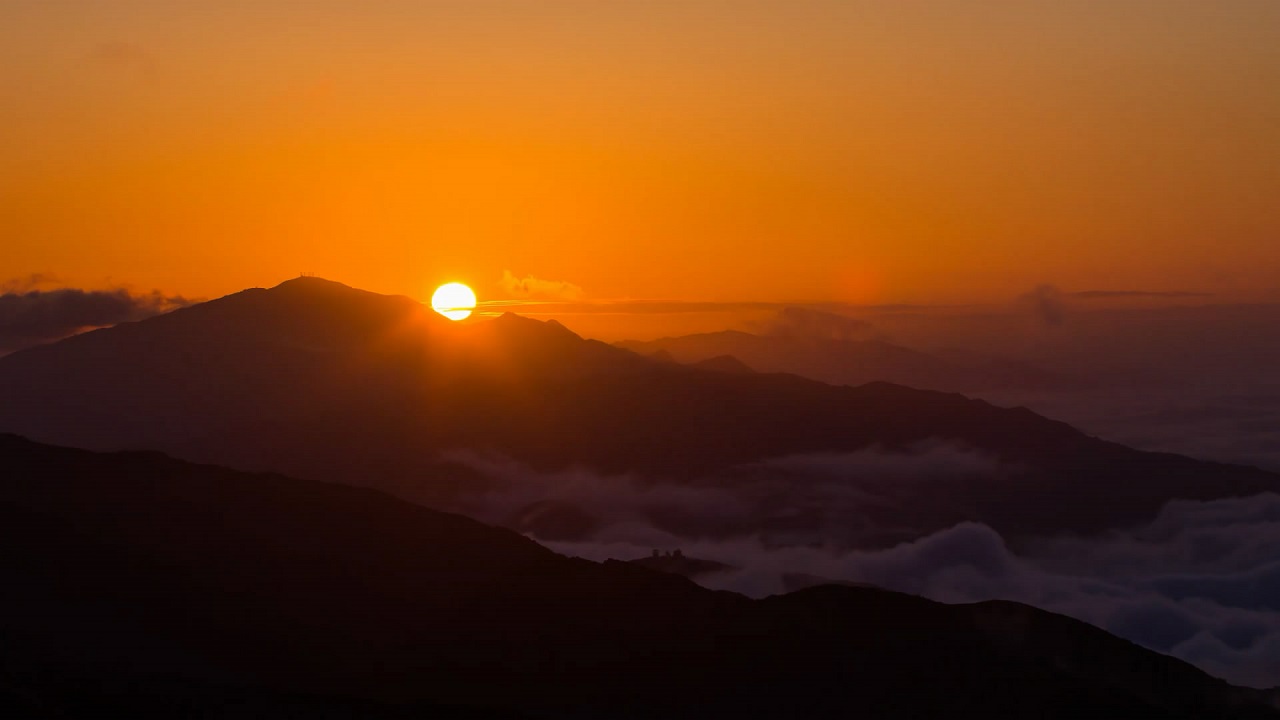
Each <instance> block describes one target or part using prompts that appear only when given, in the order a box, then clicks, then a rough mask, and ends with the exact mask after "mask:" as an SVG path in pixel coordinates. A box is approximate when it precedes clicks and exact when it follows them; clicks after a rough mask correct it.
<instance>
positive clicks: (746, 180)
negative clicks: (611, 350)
mask: <svg viewBox="0 0 1280 720" xmlns="http://www.w3.org/2000/svg"><path fill="white" fill-rule="evenodd" d="M1278 203H1280V2H1276V1H1275V0H1234V1H1214V2H1208V1H1206V0H1142V1H1139V0H1108V1H1107V2H1102V1H1098V2H1091V1H1087V0H1079V1H1076V0H1019V1H1016V2H1015V1H1008V2H971V1H963V2H962V1H956V2H896V1H895V2H888V1H885V2H857V1H855V0H841V1H837V0H831V1H829V2H798V1H794V0H788V1H787V2H753V1H750V0H726V1H724V2H698V1H696V0H681V1H678V2H676V1H673V2H656V1H655V2H602V1H600V0H584V1H583V2H534V1H532V0H531V1H529V2H506V3H499V2H484V1H480V0H466V1H463V2H451V3H432V2H426V1H425V0H424V1H417V0H414V1H410V0H401V1H396V0H384V1H381V2H367V3H366V2H359V3H357V2H331V1H328V0H309V1H308V2H269V1H267V0H244V1H239V2H232V1H230V0H225V1H221V2H207V3H202V2H171V1H170V0H154V1H150V2H142V1H134V0H111V2H101V1H100V0H92V1H89V2H69V1H61V2H38V1H35V0H31V1H26V0H14V1H12V2H6V3H4V4H3V5H0V276H3V277H0V280H3V279H4V278H5V277H17V276H21V275H26V274H29V273H33V272H47V273H53V274H55V275H56V276H57V277H58V278H59V279H60V280H61V281H62V282H64V283H66V284H71V285H81V286H90V287H100V286H104V285H119V284H123V285H129V286H133V287H135V288H139V289H151V288H160V289H163V290H165V291H167V292H175V293H183V294H186V295H189V296H204V297H212V296H217V295H221V294H225V293H227V292H231V291H234V290H237V289H240V288H243V287H247V286H253V285H273V284H275V283H277V282H279V281H281V280H284V279H287V278H288V277H291V276H294V275H296V274H297V273H298V272H300V271H307V272H314V273H316V274H318V275H321V276H325V277H329V278H332V279H336V280H341V281H343V282H346V283H348V284H351V285H355V286H358V287H364V288H367V289H370V290H376V291H380V292H389V293H403V294H408V295H411V296H414V297H418V298H421V299H424V300H425V299H426V298H427V297H428V296H429V294H430V288H432V287H434V286H435V285H436V284H438V283H440V282H444V281H446V280H463V281H465V282H468V283H469V284H471V285H472V286H474V287H475V288H476V290H477V291H478V293H479V294H480V295H481V297H482V299H486V298H495V297H503V296H506V295H508V294H509V293H508V292H507V291H506V290H504V288H503V286H502V284H501V282H500V281H501V279H502V277H503V273H504V271H507V270H509V271H511V272H512V273H514V274H515V276H516V277H518V278H524V277H526V276H528V275H533V276H535V277H537V278H542V279H546V280H552V281H563V282H565V283H570V284H572V285H574V286H577V287H578V288H581V292H580V293H576V291H575V294H577V295H578V296H579V298H580V299H586V300H595V299H598V300H607V299H618V298H633V299H661V300H698V301H701V300H706V301H728V302H739V301H783V302H785V301H802V300H803V301H843V302H854V303H869V302H874V303H891V302H916V303H931V302H990V301H1005V300H1007V299H1009V298H1011V297H1013V296H1015V295H1017V294H1018V293H1021V292H1024V291H1026V290H1027V289H1029V288H1030V287H1033V286H1035V285H1037V284H1040V283H1053V284H1056V285H1059V286H1061V287H1064V288H1070V289H1073V290H1093V289H1107V290H1119V289H1140V290H1152V291H1168V290H1194V291H1202V292H1212V293H1218V294H1223V295H1230V296H1233V297H1234V296H1251V297H1252V296H1268V294H1272V293H1274V292H1275V291H1276V289H1277V288H1278V287H1280V211H1277V207H1278ZM561 287H567V286H561ZM1272 296H1273V295H1272Z"/></svg>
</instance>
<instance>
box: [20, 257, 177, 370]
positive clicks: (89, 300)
mask: <svg viewBox="0 0 1280 720" xmlns="http://www.w3.org/2000/svg"><path fill="white" fill-rule="evenodd" d="M42 281H43V276H32V277H31V278H26V279H24V280H22V281H20V282H19V281H11V282H9V283H5V285H4V287H3V288H2V289H3V290H4V292H3V294H0V353H7V352H12V351H15V350H20V349H22V348H25V347H28V346H31V345H38V344H40V343H45V342H50V341H53V340H59V339H61V338H64V337H67V336H68V335H73V334H75V333H77V332H79V331H81V330H86V329H90V328H99V327H106V326H109V325H116V324H119V323H122V322H129V321H133V320H142V319H144V318H148V317H151V316H152V315H159V314H160V313H164V312H168V311H170V310H174V309H177V308H180V307H184V306H186V305H190V304H191V301H189V300H187V299H186V298H183V297H180V296H176V295H164V294H163V293H161V292H159V291H152V292H150V293H146V294H134V293H131V292H129V291H128V290H123V289H120V290H81V289H78V288H60V289H56V290H38V289H32V288H31V287H30V286H31V285H33V284H36V283H37V282H42Z"/></svg>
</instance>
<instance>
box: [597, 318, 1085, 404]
mask: <svg viewBox="0 0 1280 720" xmlns="http://www.w3.org/2000/svg"><path fill="white" fill-rule="evenodd" d="M792 310H795V309H794V308H793V309H792ZM810 314H818V315H825V313H810ZM833 317H835V316H833ZM819 330H821V328H818V329H808V330H805V329H801V330H796V329H792V328H789V327H786V326H784V327H780V328H773V329H772V330H771V331H767V332H762V333H758V334H757V333H749V332H743V331H740V330H723V331H718V332H708V333H696V334H693V335H681V336H677V337H665V338H660V339H657V340H643V341H640V340H627V341H622V342H618V343H615V344H616V345H617V346H618V347H621V348H625V349H627V350H631V351H634V352H637V353H640V354H641V355H651V356H652V355H658V354H661V356H663V357H666V358H670V359H671V360H672V361H674V362H681V363H686V364H694V365H696V364H699V363H704V362H707V361H710V360H712V359H715V358H720V357H723V356H729V357H732V358H734V359H736V360H737V361H738V362H740V363H742V364H743V365H745V366H746V367H749V368H751V369H753V370H756V371H758V372H772V373H778V372H785V373H794V374H796V375H801V376H804V377H807V378H812V379H814V380H820V381H822V382H826V383H831V384H834V385H864V384H866V383H870V382H891V383H896V384H900V385H908V386H910V387H917V388H926V389H930V390H942V391H947V392H962V393H977V394H982V393H984V392H989V391H993V390H997V391H1006V390H1022V391H1026V390H1053V391H1065V390H1070V389H1071V388H1072V387H1073V385H1075V384H1078V383H1076V381H1074V380H1072V379H1069V378H1066V377H1062V376H1060V375H1058V374H1055V373H1052V372H1049V371H1047V370H1043V369H1040V368H1037V367H1034V366H1032V365H1030V364H1027V363H1021V362H1014V361H1009V360H1000V359H996V358H984V357H980V356H965V355H962V354H960V353H938V354H935V353H928V352H923V351H920V350H915V349H912V348H909V347H904V346H902V345H897V344H895V343H892V342H889V341H887V340H884V339H881V338H874V337H850V336H840V335H836V336H832V335H831V334H829V333H824V332H819Z"/></svg>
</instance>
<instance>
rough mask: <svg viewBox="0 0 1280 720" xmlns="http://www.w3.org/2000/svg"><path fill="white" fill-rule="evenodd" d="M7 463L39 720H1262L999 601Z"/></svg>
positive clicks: (373, 510) (1088, 634)
mask: <svg viewBox="0 0 1280 720" xmlns="http://www.w3.org/2000/svg"><path fill="white" fill-rule="evenodd" d="M0 465H2V466H3V467H4V468H5V471H6V472H5V473H4V475H3V476H0V539H2V540H3V543H2V544H0V547H2V548H3V550H0V553H3V562H0V637H2V638H3V640H4V642H3V643H0V702H2V703H4V706H5V707H7V708H9V709H10V710H13V709H16V710H17V711H18V712H21V713H25V714H26V715H28V716H32V715H34V716H37V717H38V716H41V715H44V716H46V717H102V716H104V709H114V710H120V711H122V712H127V713H128V714H130V715H131V716H147V715H150V716H153V717H244V716H250V715H253V716H264V715H271V716H281V715H286V714H289V713H292V714H295V715H300V716H306V717H388V718H389V717H415V716H420V717H451V716H453V717H508V715H505V714H504V713H507V712H521V713H527V714H529V715H531V716H535V717H548V718H560V717H566V718H567V717H614V718H628V717H629V718H680V717H690V718H693V717H698V718H702V717H730V716H731V717H755V718H769V717H832V716H838V717H848V716H858V717H868V718H899V717H939V716H953V717H987V718H1004V717H1008V718H1013V717H1044V718H1097V717H1142V718H1205V717H1214V718H1259V719H1261V718H1269V717H1276V713H1275V712H1273V711H1270V710H1268V709H1266V708H1265V707H1264V705H1263V704H1262V703H1263V701H1264V695H1263V693H1260V692H1256V691H1248V690H1243V689H1238V688H1232V687H1230V686H1228V685H1226V684H1225V683H1223V682H1221V681H1218V680H1214V679H1212V678H1209V677H1208V676H1206V675H1204V674H1203V673H1201V672H1199V671H1198V670H1196V669H1194V668H1192V667H1191V666H1189V665H1186V664H1185V663H1182V662H1180V661H1177V660H1173V659H1171V658H1167V657H1163V656H1160V655H1157V654H1154V653H1152V652H1149V651H1146V650H1142V649H1140V648H1138V647H1136V646H1134V645H1132V644H1130V643H1127V642H1124V641H1121V640H1118V639H1116V638H1114V637H1112V636H1110V635H1107V634H1106V633H1104V632H1102V631H1100V630H1097V629H1095V628H1092V627H1089V626H1087V625H1084V624H1082V623H1079V622H1076V621H1073V620H1069V619H1066V618H1062V617H1058V616H1053V615H1050V614H1048V613H1044V612H1041V611H1037V610H1033V609H1031V608H1027V607H1024V606H1019V605H1014V604H1010V603H982V604H979V605H972V606H946V605H940V604H937V603H933V602H929V601H926V600H922V599H919V598H915V597H911V596H906V595H899V594H895V593H889V592H884V591H878V590H870V589H862V588H837V587H821V588H814V589H811V590H807V591H804V592H800V593H795V594H791V595H786V596H780V597H773V598H770V599H767V600H763V601H751V600H747V599H745V598H742V597H739V596H736V595H731V594H726V593H715V592H711V591H707V590H704V589H701V588H699V587H697V586H696V585H694V584H692V583H690V582H688V581H687V580H685V579H683V578H679V577H676V576H673V575H668V574H665V573H654V572H651V571H648V570H645V569H643V568H639V567H635V566H634V565H631V564H629V563H621V562H609V563H605V564H603V565H598V564H594V563H590V562H587V561H584V560H574V559H569V558H565V557H562V556H559V555H556V554H554V553H552V552H550V551H549V550H546V549H544V548H542V547H540V546H538V545H537V544H535V543H533V542H531V541H529V540H527V539H525V538H523V537H521V536H519V535H516V534H514V533H512V532H510V531H507V530H502V529H497V528H491V527H487V526H484V525H482V524H480V523H477V522H475V521H472V520H469V519H466V518H463V517H460V516H456V515H450V514H444V513H439V512H435V511H431V510H427V509H424V508H421V507H418V506H415V505H411V504H409V503H405V502H402V501H398V500H395V499H393V498H390V497H388V496H386V495H383V494H381V493H378V492H374V491H370V490H362V489H356V488H351V487H345V486H341V485H331V484H323V483H315V482H307V481H300V480H293V479H289V478H286V477H282V476H278V475H249V474H242V473H237V472H233V471H228V470H223V469H219V468H216V467H211V466H197V465H190V464H186V463H182V462H179V461H175V460H171V459H169V458H166V457H164V456H161V455H159V454H155V453H124V454H114V455H98V454H93V453H89V452H84V451H78V450H68V449H61V448H54V447H49V446H43V445H37V444H34V443H30V442H27V441H24V440H22V439H19V438H16V437H12V436H0ZM442 708H445V709H442ZM448 708H452V709H448ZM466 708H471V709H474V711H475V714H474V715H466V714H465V712H469V711H467V710H465V709H466ZM131 709H138V712H137V713H133V712H132V711H131Z"/></svg>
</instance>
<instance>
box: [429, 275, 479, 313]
mask: <svg viewBox="0 0 1280 720" xmlns="http://www.w3.org/2000/svg"><path fill="white" fill-rule="evenodd" d="M431 309H432V310H435V311H436V312H438V313H440V314H441V315H443V316H445V317H447V318H449V319H450V320H465V319H466V318H468V317H470V315H471V311H472V310H475V309H476V294H475V293H474V292H471V288H469V287H467V286H466V285H463V284H462V283H456V282H451V283H446V284H444V285H441V286H440V287H438V288H436V291H435V294H433V295H432V296H431Z"/></svg>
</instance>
